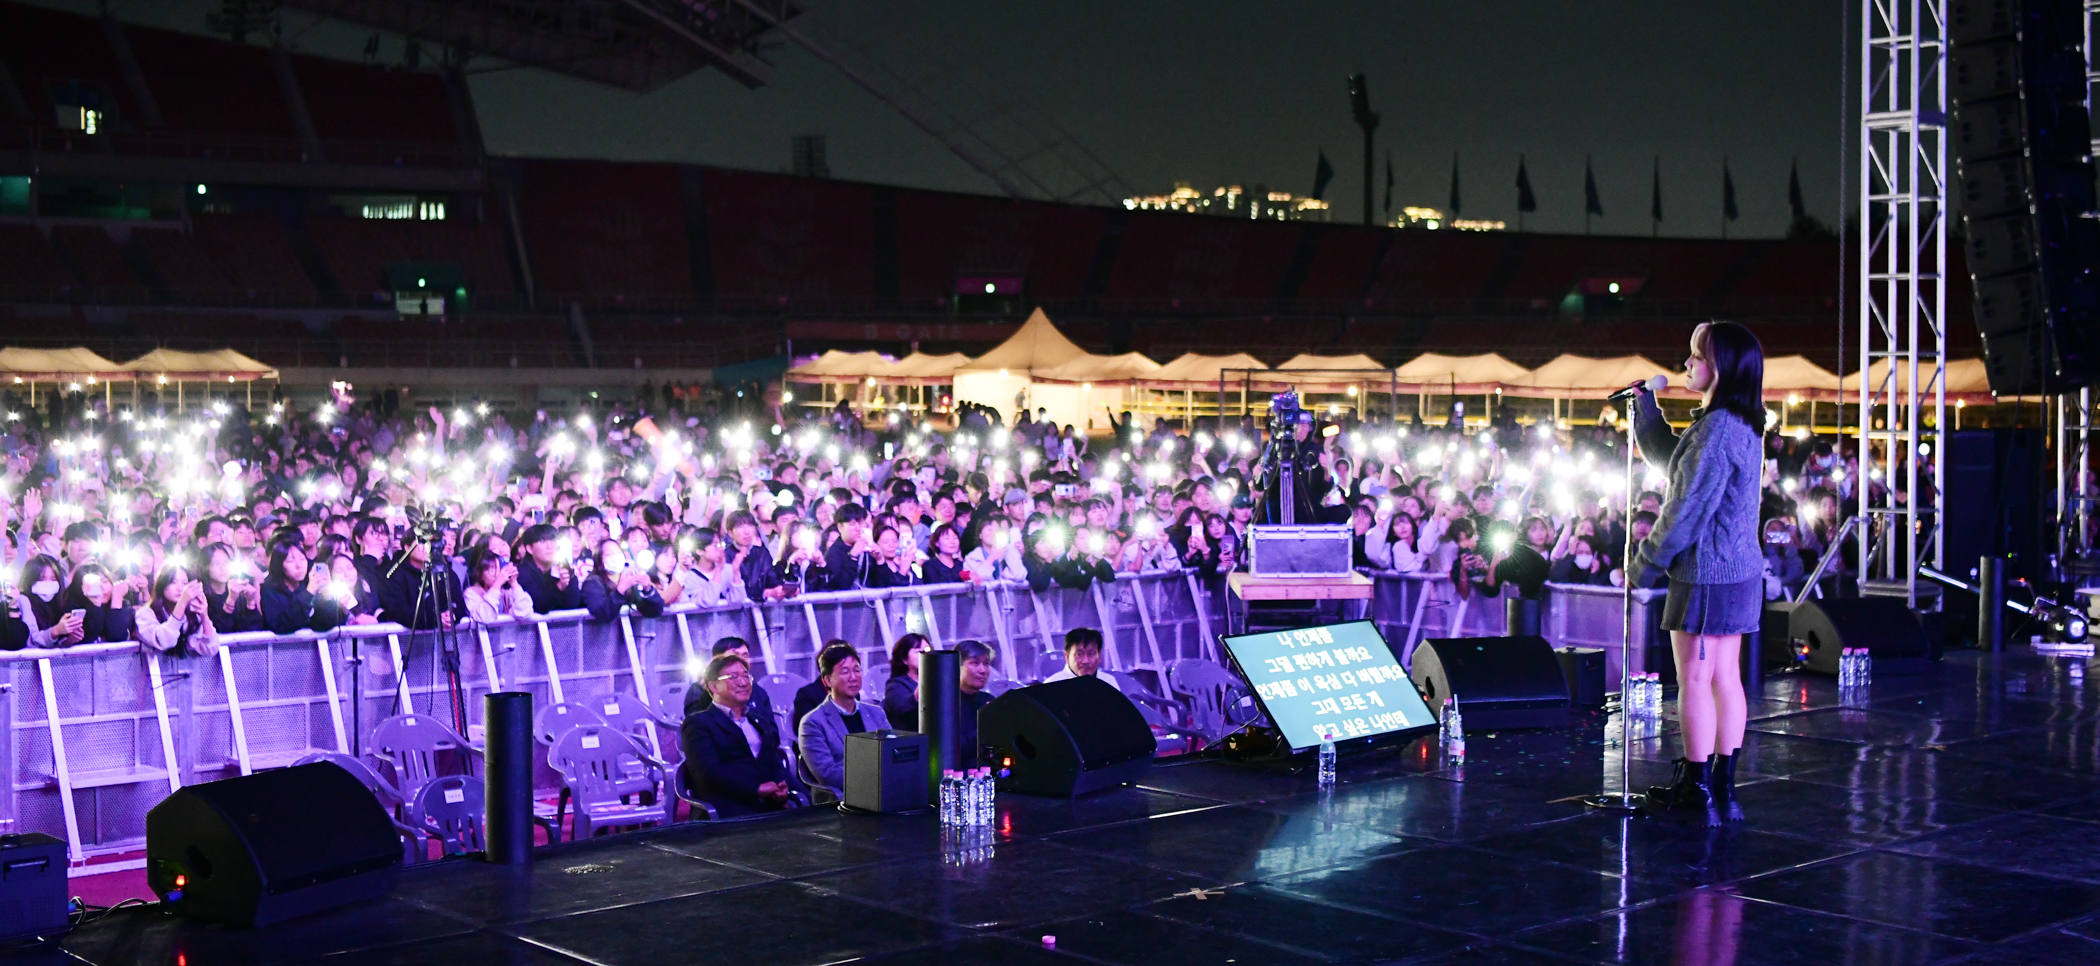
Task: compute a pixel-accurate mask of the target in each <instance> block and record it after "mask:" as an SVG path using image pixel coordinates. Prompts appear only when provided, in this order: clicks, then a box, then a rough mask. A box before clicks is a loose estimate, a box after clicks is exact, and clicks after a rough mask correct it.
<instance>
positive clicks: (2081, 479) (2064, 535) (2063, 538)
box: [2055, 0, 2100, 566]
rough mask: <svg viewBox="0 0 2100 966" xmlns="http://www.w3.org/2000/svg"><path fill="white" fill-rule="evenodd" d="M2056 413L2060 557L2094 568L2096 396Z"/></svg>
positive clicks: (2098, 48) (2095, 19) (2096, 46)
mask: <svg viewBox="0 0 2100 966" xmlns="http://www.w3.org/2000/svg"><path fill="white" fill-rule="evenodd" d="M2084 6H2085V10H2084V17H2083V19H2084V26H2085V109H2086V113H2087V114H2088V116H2090V115H2091V113H2092V110H2093V100H2094V98H2093V94H2094V91H2095V89H2096V88H2100V0H2085V4H2084ZM2092 149H2093V155H2094V156H2095V157H2100V127H2096V128H2095V129H2094V137H2093V143H2092ZM2055 402H2056V412H2055V423H2056V547H2055V549H2056V555H2057V560H2058V561H2059V562H2060V563H2062V564H2064V565H2069V564H2071V563H2073V562H2074V561H2078V562H2084V563H2086V565H2087V566H2090V565H2091V561H2092V557H2093V529H2092V514H2093V507H2094V504H2096V503H2100V492H2096V491H2095V488H2094V480H2093V475H2092V452H2093V449H2092V434H2093V428H2094V427H2093V392H2092V390H2091V389H2090V388H2085V389H2080V390H2078V391H2077V392H2075V393H2068V392H2067V393H2059V394H2058V395H2057V396H2056V399H2055Z"/></svg>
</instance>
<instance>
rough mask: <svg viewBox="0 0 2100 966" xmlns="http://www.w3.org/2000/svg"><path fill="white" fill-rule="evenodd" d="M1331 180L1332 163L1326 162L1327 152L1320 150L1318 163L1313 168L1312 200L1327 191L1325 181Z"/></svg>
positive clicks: (1316, 199) (1332, 177)
mask: <svg viewBox="0 0 2100 966" xmlns="http://www.w3.org/2000/svg"><path fill="white" fill-rule="evenodd" d="M1333 180H1334V165H1331V164H1328V163H1327V152H1325V151H1322V152H1320V163H1319V165H1318V166H1316V167H1314V168H1313V190H1312V196H1313V200H1314V201H1318V200H1320V196H1321V195H1322V194H1325V193H1326V192H1327V182H1329V181H1333Z"/></svg>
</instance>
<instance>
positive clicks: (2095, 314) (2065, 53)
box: [1945, 0, 2100, 533]
mask: <svg viewBox="0 0 2100 966" xmlns="http://www.w3.org/2000/svg"><path fill="white" fill-rule="evenodd" d="M1947 34H1948V38H1949V39H1950V40H1951V41H1952V47H1951V49H1950V51H1949V54H1948V57H1947V62H1946V64H1947V66H1946V68H1945V70H1946V77H1947V90H1948V94H1949V96H1950V98H1951V100H1952V102H1953V104H1952V107H1953V116H1952V117H1951V118H1950V124H1949V143H1950V146H1951V147H1952V149H1953V151H1954V153H1955V156H1956V161H1957V166H1958V170H1959V173H1960V179H1961V181H1960V195H1961V201H1962V204H1961V213H1962V221H1963V236H1964V239H1965V252H1964V254H1965V255H1966V256H1967V262H1968V269H1969V275H1970V279H1971V282H1972V283H1973V288H1974V292H1975V295H1974V299H1975V320H1976V328H1977V331H1978V333H1979V334H1980V335H1982V337H1983V351H1984V371H1985V374H1986V375H1987V376H1988V377H1989V379H1990V385H1991V389H1992V390H1993V391H1995V392H1997V393H1999V394H2001V395H2010V394H2023V393H2040V392H2051V393H2053V392H2062V391H2064V390H2066V389H2075V388H2078V387H2080V386H2085V385H2088V384H2090V383H2091V382H2093V381H2094V379H2095V378H2096V374H2100V278H2095V275H2094V271H2093V266H2094V265H2095V264H2100V221H2096V220H2095V219H2094V218H2093V217H2092V213H2093V211H2094V209H2095V204H2096V200H2095V194H2094V184H2093V165H2092V159H2091V153H2092V133H2091V121H2090V116H2089V114H2088V112H2087V110H2086V104H2085V101H2086V94H2087V90H2086V67H2085V55H2084V51H2083V45H2084V42H2085V19H2084V12H2083V3H2082V0H1956V2H1954V3H1952V4H1950V6H1949V8H1948V11H1947ZM1949 532H1950V533H1951V532H1952V531H1951V530H1950V531H1949Z"/></svg>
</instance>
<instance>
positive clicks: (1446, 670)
mask: <svg viewBox="0 0 2100 966" xmlns="http://www.w3.org/2000/svg"><path fill="white" fill-rule="evenodd" d="M1408 676H1409V677H1410V678H1413V679H1414V682H1415V689H1416V690H1418V691H1421V692H1422V697H1423V698H1424V699H1425V700H1427V701H1428V702H1429V707H1430V709H1431V710H1433V711H1440V710H1441V709H1442V708H1443V705H1444V699H1445V698H1447V697H1452V696H1456V697H1457V698H1458V705H1459V710H1460V711H1461V712H1462V713H1463V714H1464V715H1465V719H1466V724H1468V725H1470V726H1472V727H1476V728H1558V727H1561V726H1563V725H1566V724H1567V723H1568V680H1567V678H1566V677H1563V676H1562V674H1561V668H1560V658H1558V657H1556V656H1554V653H1553V645H1551V644H1548V643H1546V639H1545V638H1543V637H1437V638H1430V639H1429V640H1426V641H1423V642H1422V646H1421V647H1418V648H1415V654H1414V668H1413V670H1412V671H1410V672H1409V674H1408Z"/></svg>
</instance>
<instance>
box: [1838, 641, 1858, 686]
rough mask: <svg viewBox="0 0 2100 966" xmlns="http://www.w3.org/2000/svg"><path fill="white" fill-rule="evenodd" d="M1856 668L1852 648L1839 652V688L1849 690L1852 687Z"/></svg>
mask: <svg viewBox="0 0 2100 966" xmlns="http://www.w3.org/2000/svg"><path fill="white" fill-rule="evenodd" d="M1856 667H1857V664H1856V662H1855V661H1854V660H1853V657H1852V649H1851V648H1849V647H1848V648H1845V649H1843V650H1840V651H1838V687H1840V688H1849V687H1851V686H1852V678H1853V672H1854V669H1855V668H1856Z"/></svg>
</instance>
